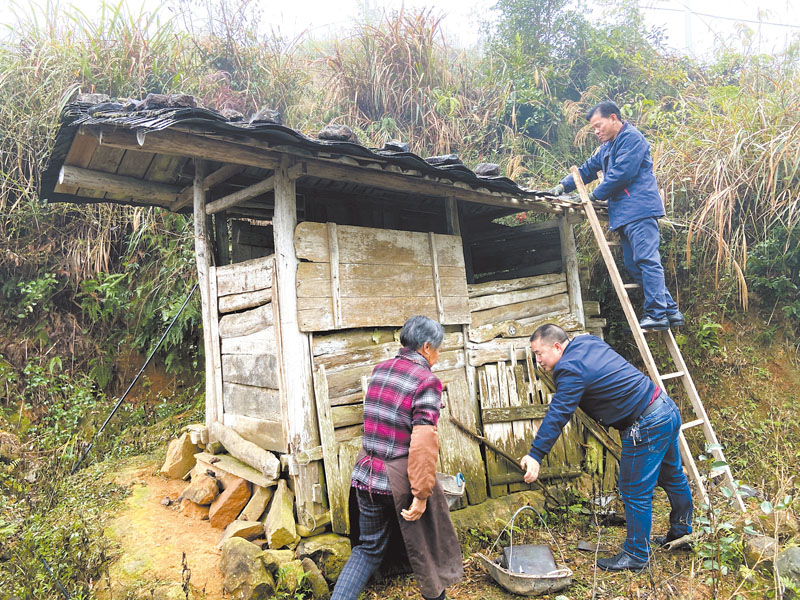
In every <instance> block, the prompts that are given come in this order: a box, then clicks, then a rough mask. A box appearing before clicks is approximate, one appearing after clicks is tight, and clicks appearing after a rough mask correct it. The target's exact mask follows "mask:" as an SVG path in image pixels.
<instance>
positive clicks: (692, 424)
mask: <svg viewBox="0 0 800 600" xmlns="http://www.w3.org/2000/svg"><path fill="white" fill-rule="evenodd" d="M703 423H705V421H703V419H695V420H694V421H689V422H688V423H684V424H683V425H681V431H683V430H684V429H689V428H690V427H697V426H698V425H702V424H703Z"/></svg>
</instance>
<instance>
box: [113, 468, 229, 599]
mask: <svg viewBox="0 0 800 600" xmlns="http://www.w3.org/2000/svg"><path fill="white" fill-rule="evenodd" d="M159 466H160V465H158V464H156V463H152V462H148V463H139V464H138V465H135V466H132V467H129V468H127V469H125V470H123V471H119V472H117V473H115V474H114V480H115V482H116V483H118V484H120V485H124V486H126V487H128V488H129V489H130V490H131V495H130V496H129V497H128V498H126V499H125V501H124V502H123V505H122V508H121V509H120V510H119V512H118V514H117V515H116V516H115V517H114V519H113V520H112V521H111V522H110V523H109V524H108V526H107V528H106V535H108V537H109V538H111V539H112V540H113V541H115V542H116V543H118V544H119V553H120V556H119V559H118V560H117V561H116V562H115V563H114V565H113V566H112V567H111V571H110V580H111V596H112V597H113V598H127V597H137V598H138V597H141V598H148V599H150V598H154V599H159V598H163V599H165V600H167V599H170V600H171V599H176V600H177V599H180V600H184V599H185V598H186V595H185V593H184V590H183V585H182V581H183V578H184V577H187V578H188V581H189V585H190V586H191V588H192V590H193V592H194V596H193V597H196V598H204V597H205V598H209V599H211V598H222V577H221V574H220V572H219V571H218V569H217V563H218V562H219V556H220V552H219V550H218V549H217V541H218V540H219V538H220V535H221V534H222V531H221V530H219V529H215V528H213V527H211V525H210V524H209V522H208V521H197V520H195V519H190V518H188V517H185V516H184V515H183V514H181V513H180V512H179V511H178V507H177V505H176V504H174V501H175V500H176V499H177V497H178V496H179V495H180V493H181V492H182V491H183V490H184V488H185V487H186V486H187V483H186V482H185V481H181V480H174V479H173V480H169V479H164V478H163V477H161V476H159V475H156V473H157V472H158V468H159ZM165 496H166V497H168V498H170V499H171V500H172V501H173V504H172V505H171V506H164V505H162V504H161V501H162V500H163V498H164V497H165ZM184 553H185V554H186V565H187V567H188V569H189V570H190V572H187V573H184V569H183V566H182V556H183V554H184ZM103 587H104V588H105V590H104V591H102V590H101V592H100V593H99V594H98V595H99V596H100V597H106V598H107V597H108V583H107V582H105V585H104V586H103ZM204 591H205V593H204ZM131 593H132V595H131ZM190 597H192V596H190Z"/></svg>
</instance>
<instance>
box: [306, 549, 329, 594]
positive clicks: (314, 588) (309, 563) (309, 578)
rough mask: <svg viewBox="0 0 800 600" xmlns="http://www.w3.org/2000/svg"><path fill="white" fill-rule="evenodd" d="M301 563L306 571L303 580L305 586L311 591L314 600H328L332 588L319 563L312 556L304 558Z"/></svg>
mask: <svg viewBox="0 0 800 600" xmlns="http://www.w3.org/2000/svg"><path fill="white" fill-rule="evenodd" d="M301 564H302V565H303V571H305V573H306V576H305V579H304V581H303V585H304V587H306V588H307V589H309V590H310V591H311V596H312V597H313V598H314V600H328V598H330V597H331V590H330V588H329V587H328V582H327V581H325V577H323V575H322V573H321V572H320V570H319V568H318V567H317V565H315V564H314V561H313V560H311V559H310V558H304V559H303V560H302V562H301Z"/></svg>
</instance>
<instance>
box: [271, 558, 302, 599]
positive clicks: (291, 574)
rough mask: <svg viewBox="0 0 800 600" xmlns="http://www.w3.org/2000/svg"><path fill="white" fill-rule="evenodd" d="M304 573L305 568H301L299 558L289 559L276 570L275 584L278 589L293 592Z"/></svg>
mask: <svg viewBox="0 0 800 600" xmlns="http://www.w3.org/2000/svg"><path fill="white" fill-rule="evenodd" d="M304 575H305V570H304V569H303V563H301V562H300V561H299V560H292V561H289V562H288V563H286V564H285V565H283V566H282V567H281V568H280V570H279V571H278V578H277V580H276V582H275V586H276V588H277V589H278V590H280V591H286V592H289V593H290V594H294V593H295V592H296V591H297V588H298V587H299V585H300V582H301V581H303V576H304Z"/></svg>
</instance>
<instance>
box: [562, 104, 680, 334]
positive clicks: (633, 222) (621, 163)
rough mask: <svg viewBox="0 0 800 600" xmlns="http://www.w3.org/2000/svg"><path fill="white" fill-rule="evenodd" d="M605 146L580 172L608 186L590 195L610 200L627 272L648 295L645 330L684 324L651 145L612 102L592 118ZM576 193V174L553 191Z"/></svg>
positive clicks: (592, 113) (590, 114)
mask: <svg viewBox="0 0 800 600" xmlns="http://www.w3.org/2000/svg"><path fill="white" fill-rule="evenodd" d="M586 117H587V119H588V120H589V123H590V124H591V126H592V127H593V128H594V133H595V135H596V136H597V138H598V139H599V140H600V142H601V143H602V145H601V146H600V149H599V150H598V151H597V152H596V153H595V154H594V155H593V156H592V157H591V158H590V159H589V160H587V161H586V162H585V163H583V165H582V166H581V167H580V169H579V171H580V174H581V179H582V180H583V181H584V183H588V182H590V181H594V180H595V179H597V172H598V171H600V170H602V171H603V181H602V183H601V184H600V185H598V186H597V187H596V188H595V190H594V191H593V192H592V194H591V195H590V196H591V197H592V199H593V200H601V201H608V217H609V222H610V223H609V227H610V229H611V230H612V231H613V230H618V231H619V237H620V243H621V245H622V255H623V257H624V259H625V269H626V270H627V271H628V272H629V273H630V274H631V277H633V279H634V281H635V282H636V283H638V284H639V286H640V287H641V288H642V292H643V293H644V316H642V318H641V319H640V321H639V326H640V327H642V329H655V330H665V329H669V328H670V327H680V326H681V325H683V324H684V318H683V315H682V314H681V313H680V311H679V310H678V305H677V304H676V303H675V300H673V299H672V296H670V293H669V291H668V290H667V286H666V284H665V283H664V268H663V267H662V266H661V255H660V254H659V252H658V245H659V242H660V239H661V237H660V234H659V232H658V218H659V217H663V216H664V204H663V202H662V201H661V195H660V194H659V193H658V185H657V184H656V177H655V175H654V174H653V161H652V159H651V158H650V144H648V143H647V140H646V139H644V136H643V135H642V134H641V133H640V132H639V130H638V129H636V128H635V127H634V126H633V125H631V124H630V123H628V122H627V121H623V120H622V116H621V115H620V112H619V108H618V107H617V105H616V104H614V103H613V102H611V101H610V100H609V101H606V102H601V103H600V104H598V105H596V106H594V107H592V108H591V110H589V112H588V114H587V115H586ZM574 189H575V182H574V180H573V177H572V175H568V176H566V177H565V178H564V179H562V180H561V183H559V184H558V185H557V186H556V187H555V188H553V189H552V190H550V191H551V192H552V193H553V194H554V195H556V196H558V195H561V194H563V193H564V192H571V191H572V190H574Z"/></svg>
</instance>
